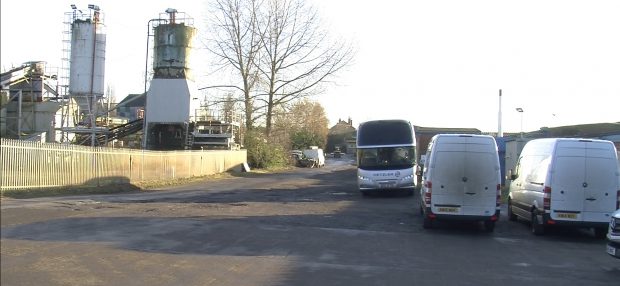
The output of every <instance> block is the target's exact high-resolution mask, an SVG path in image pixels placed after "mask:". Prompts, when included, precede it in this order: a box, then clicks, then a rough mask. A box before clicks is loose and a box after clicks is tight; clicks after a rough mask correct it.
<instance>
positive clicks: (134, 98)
mask: <svg viewBox="0 0 620 286" xmlns="http://www.w3.org/2000/svg"><path fill="white" fill-rule="evenodd" d="M145 105H146V96H144V93H140V94H129V95H127V97H125V98H124V99H123V100H121V102H119V103H118V107H144V106H145Z"/></svg>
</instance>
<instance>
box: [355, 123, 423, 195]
mask: <svg viewBox="0 0 620 286" xmlns="http://www.w3.org/2000/svg"><path fill="white" fill-rule="evenodd" d="M415 142H416V141H415V132H414V130H413V126H412V125H411V123H410V122H409V121H406V120H398V119H397V120H372V121H366V122H362V123H361V124H360V125H359V128H358V129H357V185H358V188H359V190H360V192H361V193H362V194H363V195H368V194H369V193H370V192H383V191H390V190H404V191H406V192H407V195H413V191H414V189H415V187H416V174H415V172H416V170H417V165H416V156H415V146H416V145H415Z"/></svg>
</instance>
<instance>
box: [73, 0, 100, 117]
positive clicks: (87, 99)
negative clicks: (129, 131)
mask: <svg viewBox="0 0 620 286" xmlns="http://www.w3.org/2000/svg"><path fill="white" fill-rule="evenodd" d="M73 7H74V9H73V12H72V13H73V14H72V22H71V55H70V67H69V71H70V72H69V73H70V74H69V94H70V96H71V97H72V98H73V99H74V100H75V101H76V102H77V104H78V107H79V113H80V117H81V119H80V120H81V121H82V123H84V124H86V125H92V124H93V123H94V122H95V118H96V116H97V112H98V111H97V105H98V103H99V101H100V100H101V99H102V97H103V95H104V89H105V88H104V74H105V46H106V35H105V33H104V27H105V26H104V23H103V15H102V14H101V13H100V10H99V7H98V6H96V5H89V6H88V8H89V10H88V13H83V12H82V11H81V10H78V9H76V8H75V6H73ZM102 111H103V110H99V112H102ZM91 127H92V126H91Z"/></svg>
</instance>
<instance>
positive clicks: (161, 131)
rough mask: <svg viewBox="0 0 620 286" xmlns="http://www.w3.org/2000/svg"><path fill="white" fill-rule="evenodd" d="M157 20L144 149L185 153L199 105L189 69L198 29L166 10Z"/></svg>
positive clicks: (154, 33) (147, 95) (181, 15)
mask: <svg viewBox="0 0 620 286" xmlns="http://www.w3.org/2000/svg"><path fill="white" fill-rule="evenodd" d="M155 20H156V21H155V22H154V24H153V42H154V47H153V54H154V56H153V79H152V80H151V84H150V87H149V90H148V92H147V94H146V114H145V125H144V135H145V136H144V141H143V145H144V146H143V147H144V148H145V149H151V150H177V149H185V148H186V147H187V146H188V142H187V140H188V138H189V137H188V134H189V130H188V128H189V121H190V115H191V112H190V111H191V110H195V109H196V108H198V107H199V104H200V102H199V101H198V100H194V98H195V97H197V95H198V90H197V88H196V85H195V83H194V80H193V77H192V73H191V68H190V55H191V51H192V48H193V41H194V36H195V35H196V28H194V27H193V19H192V18H189V17H187V16H185V14H184V13H178V12H177V11H176V9H167V10H166V14H162V15H160V18H159V19H155ZM149 27H150V26H149ZM149 29H150V28H149Z"/></svg>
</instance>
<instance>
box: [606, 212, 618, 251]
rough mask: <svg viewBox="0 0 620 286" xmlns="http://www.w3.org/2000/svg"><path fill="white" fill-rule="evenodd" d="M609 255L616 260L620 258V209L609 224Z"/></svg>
mask: <svg viewBox="0 0 620 286" xmlns="http://www.w3.org/2000/svg"><path fill="white" fill-rule="evenodd" d="M607 253H608V254H609V255H611V256H613V257H615V258H620V209H618V210H616V212H614V214H613V215H612V217H611V221H610V222H609V230H608V231H607Z"/></svg>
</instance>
